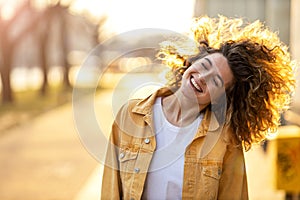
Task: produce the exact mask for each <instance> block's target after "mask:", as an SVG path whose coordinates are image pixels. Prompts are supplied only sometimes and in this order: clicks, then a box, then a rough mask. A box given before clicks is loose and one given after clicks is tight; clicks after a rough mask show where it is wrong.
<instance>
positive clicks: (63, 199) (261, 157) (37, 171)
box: [0, 91, 284, 200]
mask: <svg viewBox="0 0 300 200" xmlns="http://www.w3.org/2000/svg"><path fill="white" fill-rule="evenodd" d="M110 103H111V93H110V92H109V91H103V92H101V93H100V94H99V95H98V96H97V100H96V104H95V107H96V110H97V113H96V115H97V116H100V118H101V117H103V118H101V119H100V121H102V122H103V121H104V122H105V124H106V125H105V127H104V130H105V131H107V130H109V128H110V123H111V116H110V115H109V114H106V113H107V112H110V111H109V108H110V107H111V105H110ZM103 113H105V115H103ZM105 120H107V121H105ZM270 158H271V157H270V156H269V155H268V154H264V153H263V151H262V149H261V148H254V149H253V150H251V151H250V152H248V153H246V165H247V170H248V182H249V192H250V200H266V199H272V200H283V199H284V193H283V192H282V191H275V190H274V189H273V188H272V179H271V178H272V172H271V166H272V160H271V159H270ZM0 163H1V164H0V178H1V179H0V199H1V200H13V199H14V200H19V199H20V200H32V199H35V200H48V199H49V200H50V199H51V200H52V199H55V200H69V199H73V200H96V199H99V196H100V187H101V173H102V172H101V171H102V166H101V165H100V164H99V163H98V162H97V161H96V160H95V159H94V158H93V157H92V156H91V155H90V154H89V153H88V152H87V151H86V149H85V148H84V146H83V145H82V143H81V140H80V139H79V136H78V134H77V132H76V130H75V124H74V121H73V113H72V105H71V104H67V105H64V106H62V107H59V108H57V109H55V110H52V111H50V112H47V113H45V114H43V115H41V116H39V117H38V118H36V119H33V120H32V121H30V122H27V123H26V124H23V125H21V126H19V127H16V128H13V129H10V130H8V131H7V132H6V133H5V134H4V135H3V136H1V137H0Z"/></svg>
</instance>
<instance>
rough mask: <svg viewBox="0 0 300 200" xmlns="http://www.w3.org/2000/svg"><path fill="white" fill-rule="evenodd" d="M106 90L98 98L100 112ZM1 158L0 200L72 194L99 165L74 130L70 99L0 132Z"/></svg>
mask: <svg viewBox="0 0 300 200" xmlns="http://www.w3.org/2000/svg"><path fill="white" fill-rule="evenodd" d="M109 95H110V93H109V92H106V91H104V92H102V93H101V95H100V96H99V97H98V99H97V101H102V99H104V100H103V101H102V102H104V103H101V104H98V106H100V108H99V107H98V109H99V112H100V113H101V111H102V110H104V111H105V109H106V107H109V106H107V105H106V104H105V102H108V101H107V100H106V99H109V98H108V96H109ZM101 107H103V108H101ZM106 117H107V115H106ZM87 126H88V124H87ZM0 163H1V164H0V199H1V200H12V199H14V200H19V199H20V200H32V199H34V200H48V199H49V200H50V199H51V200H52V199H55V200H70V199H74V198H76V197H77V196H78V193H79V191H80V190H81V188H82V187H83V186H84V185H85V183H86V182H87V181H88V180H89V177H90V176H91V174H92V173H93V171H94V170H95V168H96V167H97V166H98V162H97V161H96V160H95V159H94V158H93V157H92V156H91V155H90V154H89V153H88V152H87V150H86V149H85V147H84V146H83V145H82V143H81V141H80V139H79V135H78V134H77V131H76V130H75V124H74V119H73V112H72V105H71V104H67V105H64V106H61V107H59V108H57V109H54V110H52V111H49V112H47V113H44V114H42V115H40V116H39V117H37V118H35V119H33V120H31V121H28V122H26V123H25V124H22V125H20V126H18V127H15V128H13V129H10V130H7V131H6V132H5V133H3V134H1V137H0ZM98 179H100V174H99V175H98ZM98 191H99V188H98ZM86 200H88V199H86ZM91 200H92V199H91Z"/></svg>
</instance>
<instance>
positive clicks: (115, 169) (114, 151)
mask: <svg viewBox="0 0 300 200" xmlns="http://www.w3.org/2000/svg"><path fill="white" fill-rule="evenodd" d="M118 137H119V136H118V129H117V126H116V124H115V123H114V125H113V126H112V132H111V135H110V140H109V142H108V146H107V152H106V158H105V163H104V170H103V176H102V189H101V199H103V200H106V199H121V197H122V186H121V179H120V171H119V163H118V152H119V150H118V142H119V141H118V140H119V139H118Z"/></svg>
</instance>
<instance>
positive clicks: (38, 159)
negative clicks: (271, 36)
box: [0, 0, 300, 200]
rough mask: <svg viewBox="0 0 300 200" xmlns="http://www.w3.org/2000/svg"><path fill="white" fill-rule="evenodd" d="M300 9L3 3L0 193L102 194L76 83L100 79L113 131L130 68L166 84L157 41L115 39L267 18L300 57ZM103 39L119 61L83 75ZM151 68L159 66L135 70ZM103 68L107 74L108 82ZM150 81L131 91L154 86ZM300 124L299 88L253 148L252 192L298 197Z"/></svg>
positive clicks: (125, 0) (294, 2) (96, 0)
mask: <svg viewBox="0 0 300 200" xmlns="http://www.w3.org/2000/svg"><path fill="white" fill-rule="evenodd" d="M299 8H300V0H152V1H146V0H60V1H59V0H10V1H6V0H0V75H1V77H0V79H1V82H0V94H1V105H0V199H1V200H2V199H3V200H6V199H7V200H8V199H22V200H27V199H28V200H29V199H35V200H39V199H41V200H42V199H43V200H44V199H57V200H63V199H66V200H69V199H74V200H83V199H85V200H94V199H99V196H100V187H101V169H102V166H101V163H99V162H98V161H97V160H96V159H95V156H93V155H91V154H90V153H89V151H88V148H87V147H86V146H85V145H83V142H82V140H81V139H82V138H81V136H80V135H78V133H77V130H76V124H75V123H74V119H73V112H72V92H73V89H74V86H75V82H76V81H77V84H76V87H89V86H90V85H91V84H93V83H95V82H96V83H98V82H99V85H98V86H97V88H96V92H95V113H96V115H97V119H98V121H99V123H100V124H101V127H102V130H103V132H104V133H105V134H106V135H108V133H109V129H110V125H111V122H112V119H113V113H112V112H113V111H112V106H113V105H112V99H113V95H114V94H113V91H114V90H115V87H118V89H122V90H124V91H125V92H124V95H125V94H126V95H127V93H126V90H130V89H129V88H126V87H127V86H126V84H125V85H124V84H123V82H122V84H120V81H121V80H123V81H124V79H123V78H124V75H125V74H127V76H128V72H130V77H129V79H128V80H134V82H133V86H134V85H135V86H136V84H137V83H142V82H143V81H145V80H147V81H151V80H152V81H154V82H159V83H161V84H163V83H164V80H162V79H161V77H160V76H159V77H158V76H157V75H158V73H160V72H161V68H159V67H156V65H159V64H158V61H157V60H156V59H155V51H154V50H155V48H152V49H151V48H148V49H142V50H139V51H132V52H129V53H128V52H126V54H124V49H126V48H125V47H124V46H126V45H127V44H128V43H127V42H128V41H126V42H125V43H123V46H122V41H118V42H116V43H113V42H115V41H110V39H111V38H114V37H117V36H118V35H120V34H121V35H122V34H124V33H126V32H128V31H132V30H135V29H143V28H152V29H167V30H171V31H174V32H176V33H185V32H187V31H188V28H189V25H190V20H191V18H192V17H197V16H200V15H208V16H211V17H214V16H217V15H218V14H221V15H225V16H228V17H242V18H244V19H246V20H249V21H255V20H261V21H263V22H265V24H266V25H267V26H269V27H270V28H271V29H272V30H274V31H276V32H278V34H279V36H280V38H281V40H282V41H283V42H284V43H286V44H287V45H288V46H289V48H290V52H291V55H292V58H293V59H296V60H297V61H298V62H299V61H300V12H299ZM131 39H132V40H133V41H134V42H135V45H136V46H137V47H139V46H143V45H146V46H149V45H150V44H151V45H152V44H153V46H154V47H156V45H157V43H159V42H160V41H161V39H162V37H161V36H159V37H149V38H148V40H147V41H144V40H139V39H138V38H136V37H135V36H134V37H132V38H131ZM123 42H124V41H123ZM103 43H106V44H108V45H111V49H109V50H110V51H106V52H105V54H106V55H108V57H109V58H110V56H112V55H113V56H112V57H114V58H115V59H114V60H112V62H110V63H109V66H107V65H106V64H105V66H104V64H103V62H104V61H102V60H101V59H100V60H99V61H98V62H97V63H98V64H96V65H95V66H94V67H93V68H92V69H91V70H90V71H89V72H88V73H87V74H85V75H84V76H82V77H81V78H80V79H78V72H79V71H80V67H81V66H82V64H83V63H84V62H85V59H86V57H87V56H88V55H89V54H90V52H91V50H92V49H93V48H94V47H96V46H97V45H98V44H103ZM119 55H121V56H119ZM102 58H103V57H102ZM103 59H104V60H105V58H103ZM101 62H102V63H101ZM143 65H149V66H151V68H149V70H147V71H145V70H139V69H137V67H138V66H143ZM99 71H100V72H103V71H105V75H103V76H102V77H101V80H99V76H98V75H99ZM157 77H158V78H157ZM297 77H298V78H297V79H298V80H300V76H299V73H298V74H297ZM127 78H128V77H127ZM138 80H140V82H139V81H138ZM78 84H79V85H78ZM120 85H121V86H122V87H120ZM129 85H130V84H129ZM298 85H299V83H298ZM133 86H132V85H131V86H128V87H133ZM145 88H146V89H145ZM145 88H144V93H143V92H140V91H135V94H130V95H131V96H134V95H138V96H144V95H146V93H149V92H151V91H152V90H151V89H150V88H148V87H145ZM139 89H142V87H140V88H139ZM152 89H153V88H152ZM120 94H122V93H120ZM130 95H129V96H130ZM299 125H300V91H299V87H298V88H297V91H296V93H295V96H294V99H293V103H292V105H291V109H290V110H289V111H287V112H286V113H285V114H284V115H283V116H282V127H281V128H280V129H279V131H278V132H279V133H278V136H277V137H274V138H272V139H270V140H269V141H267V142H265V143H263V144H262V145H257V146H255V147H254V148H253V149H252V150H250V152H247V153H246V165H247V171H248V179H249V180H248V182H249V192H250V199H253V200H265V199H273V200H276V199H278V200H281V199H300V198H299V197H300V195H299V192H300V169H299V166H300V156H299V155H300V130H299V129H300V128H299ZM86 126H89V124H88V122H87V123H86Z"/></svg>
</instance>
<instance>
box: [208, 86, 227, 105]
mask: <svg viewBox="0 0 300 200" xmlns="http://www.w3.org/2000/svg"><path fill="white" fill-rule="evenodd" d="M208 92H209V96H210V99H211V101H212V102H216V101H217V100H218V99H219V97H220V96H222V94H224V93H225V88H224V87H221V88H220V87H216V86H214V85H208Z"/></svg>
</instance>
